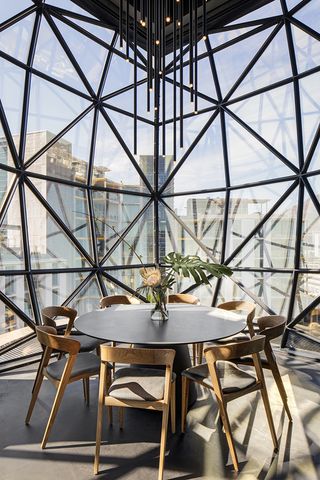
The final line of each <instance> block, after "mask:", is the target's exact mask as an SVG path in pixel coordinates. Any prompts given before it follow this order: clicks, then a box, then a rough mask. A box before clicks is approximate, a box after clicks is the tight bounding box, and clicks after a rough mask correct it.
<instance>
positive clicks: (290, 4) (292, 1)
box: [286, 0, 302, 11]
mask: <svg viewBox="0 0 320 480" xmlns="http://www.w3.org/2000/svg"><path fill="white" fill-rule="evenodd" d="M301 2H302V0H286V4H287V9H288V10H289V11H290V10H292V9H293V8H294V7H295V6H296V5H298V3H301Z"/></svg>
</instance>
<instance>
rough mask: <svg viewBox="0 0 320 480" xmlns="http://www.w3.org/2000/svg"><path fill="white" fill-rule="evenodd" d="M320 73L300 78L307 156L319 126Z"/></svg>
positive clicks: (304, 142)
mask: <svg viewBox="0 0 320 480" xmlns="http://www.w3.org/2000/svg"><path fill="white" fill-rule="evenodd" d="M319 82H320V73H315V74H314V75H308V76H307V77H304V78H301V79H300V80H299V85H300V105H301V117H302V128H303V144H304V152H305V156H306V155H307V153H308V150H309V148H310V145H311V143H312V141H313V139H314V136H315V133H316V130H317V128H318V126H319V115H320V89H319Z"/></svg>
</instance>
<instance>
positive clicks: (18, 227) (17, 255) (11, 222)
mask: <svg viewBox="0 0 320 480" xmlns="http://www.w3.org/2000/svg"><path fill="white" fill-rule="evenodd" d="M0 268H1V269H2V270H23V269H24V268H25V264H24V249H23V235H22V223H21V216H20V198H19V192H18V190H16V192H15V194H14V195H13V198H12V200H11V202H10V205H9V208H8V211H7V213H6V215H5V217H4V219H3V221H2V223H1V225H0Z"/></svg>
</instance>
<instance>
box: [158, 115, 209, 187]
mask: <svg viewBox="0 0 320 480" xmlns="http://www.w3.org/2000/svg"><path fill="white" fill-rule="evenodd" d="M212 115H213V112H206V113H201V114H199V115H194V116H192V117H187V118H185V119H184V120H183V148H180V122H177V124H176V128H177V130H176V135H177V142H176V145H177V158H176V160H177V161H179V160H180V159H181V158H182V157H183V156H184V155H185V153H186V152H187V151H188V148H189V147H190V146H191V144H192V143H193V142H194V141H195V139H196V138H197V137H198V136H199V135H201V131H202V129H203V128H204V126H205V125H206V123H207V122H208V120H209V119H210V118H211V117H212ZM210 128H211V127H209V129H210ZM159 133H160V135H159V137H160V140H159V142H160V146H162V128H161V129H160V132H159ZM206 135H208V130H207V132H206V133H205V134H204V138H203V136H202V137H201V139H200V140H199V142H202V144H204V143H205V137H206ZM199 142H198V143H199ZM198 143H197V145H198ZM217 143H218V142H217ZM197 145H196V147H195V149H197ZM199 148H200V147H199ZM195 149H194V150H195ZM194 150H193V152H194ZM161 151H162V150H161V147H160V153H161ZM166 155H167V157H169V156H172V158H173V123H172V122H171V123H168V124H167V127H166ZM190 155H192V152H191V154H190ZM176 165H177V163H175V162H172V161H171V162H169V164H168V169H167V174H169V173H170V172H171V170H172V169H174V168H175V166H176ZM203 171H204V170H203ZM198 173H199V172H198ZM165 178H166V177H165ZM159 185H161V184H160V178H159ZM183 190H185V189H183Z"/></svg>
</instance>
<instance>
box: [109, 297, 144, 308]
mask: <svg viewBox="0 0 320 480" xmlns="http://www.w3.org/2000/svg"><path fill="white" fill-rule="evenodd" d="M138 304H140V301H139V300H138V299H137V298H136V297H133V296H131V295H108V296H107V297H102V298H101V299H100V308H108V307H111V305H138Z"/></svg>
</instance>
